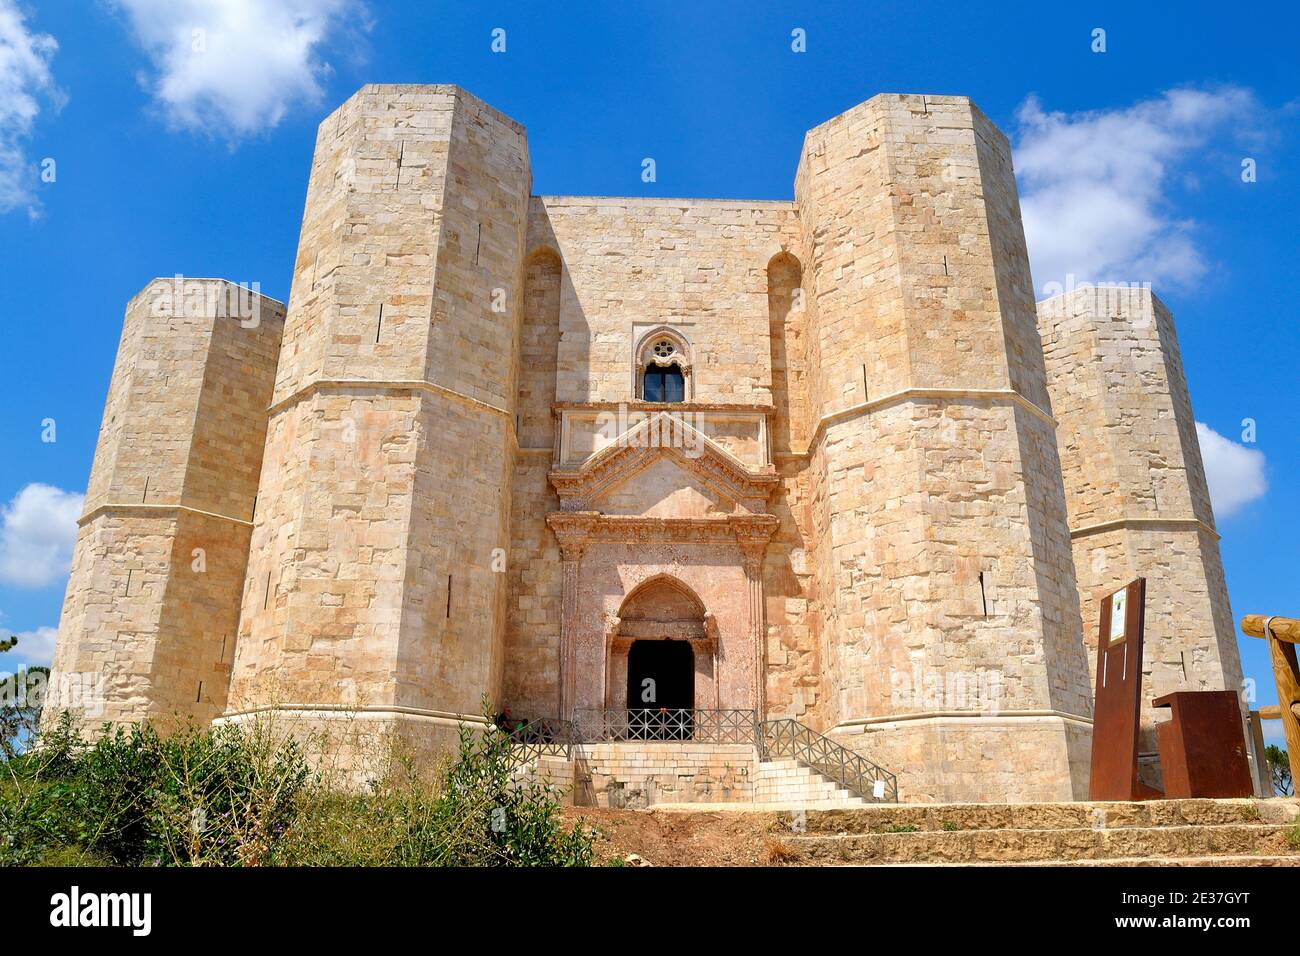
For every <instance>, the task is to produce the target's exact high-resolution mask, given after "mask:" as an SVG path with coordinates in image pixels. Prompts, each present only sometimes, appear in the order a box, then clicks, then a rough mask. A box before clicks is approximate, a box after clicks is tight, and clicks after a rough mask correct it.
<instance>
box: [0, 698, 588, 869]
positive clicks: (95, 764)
mask: <svg viewBox="0 0 1300 956" xmlns="http://www.w3.org/2000/svg"><path fill="white" fill-rule="evenodd" d="M515 765H516V761H515V757H514V754H513V752H512V747H511V742H510V739H509V737H508V735H507V734H505V733H504V732H502V731H500V730H498V729H496V728H495V727H492V726H489V727H487V728H486V729H482V730H479V731H477V732H475V731H473V730H471V729H470V728H468V727H464V726H462V728H461V731H460V740H459V746H458V749H457V754H456V756H455V758H454V759H450V760H448V761H446V762H444V763H443V764H442V765H440V766H439V767H438V768H436V772H435V773H434V774H433V775H432V776H431V777H430V776H428V775H426V774H422V773H421V772H419V770H418V768H417V766H416V764H415V762H414V761H412V760H410V759H398V760H395V761H394V762H393V767H394V769H393V770H392V771H391V772H390V773H389V774H388V775H387V777H386V778H385V780H384V781H383V782H381V783H375V784H372V786H371V790H370V791H369V792H367V793H347V792H340V791H338V790H332V789H330V788H328V787H327V786H325V785H324V784H323V783H322V782H321V780H320V779H319V778H318V777H317V776H316V775H314V774H312V773H311V772H310V771H309V768H308V763H307V760H306V759H305V757H304V756H303V754H302V752H301V749H300V748H299V746H298V744H297V743H295V742H294V740H293V739H292V738H291V737H288V736H285V735H277V734H275V733H274V732H273V730H272V728H271V727H270V726H269V725H261V724H253V725H249V726H237V725H223V726H220V727H214V728H205V729H199V728H195V727H192V726H190V727H185V728H183V729H181V730H180V731H178V732H176V733H173V734H169V735H167V736H162V735H160V734H159V733H158V732H157V730H155V729H154V728H153V727H152V726H150V725H149V724H137V725H132V726H129V727H118V728H115V729H114V728H109V727H107V726H105V727H104V728H103V730H102V731H101V733H100V734H99V735H98V737H97V738H96V739H95V740H94V742H93V743H87V742H85V741H83V740H82V739H81V738H80V736H79V735H78V734H77V733H76V732H75V731H74V730H73V729H72V728H71V725H70V723H69V722H68V721H67V720H64V721H63V722H62V723H60V724H59V725H58V726H57V727H54V728H52V729H49V730H47V731H46V733H45V735H44V736H43V737H42V738H41V741H40V746H39V747H37V748H35V749H33V750H32V751H30V752H28V753H26V754H23V755H21V756H17V757H15V758H13V759H11V760H8V761H5V762H4V763H3V764H0V767H3V777H2V778H0V864H4V865H92V864H96V863H103V864H114V865H127V866H130V865H151V866H171V865H190V866H240V865H242V866H258V865H269V864H288V865H305V866H589V865H591V863H592V857H593V849H592V846H593V841H594V839H595V832H594V831H592V830H588V829H586V828H584V827H583V826H582V825H581V824H575V825H574V826H573V827H572V828H570V829H566V828H565V827H564V824H563V821H562V820H561V818H560V814H559V804H558V800H557V798H556V794H555V793H554V791H552V790H551V789H550V788H548V787H545V786H542V785H539V784H535V783H520V782H517V781H516V780H515V778H514V769H515Z"/></svg>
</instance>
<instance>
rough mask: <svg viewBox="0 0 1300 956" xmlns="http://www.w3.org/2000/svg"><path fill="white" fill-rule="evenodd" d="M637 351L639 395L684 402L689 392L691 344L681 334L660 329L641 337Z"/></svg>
mask: <svg viewBox="0 0 1300 956" xmlns="http://www.w3.org/2000/svg"><path fill="white" fill-rule="evenodd" d="M641 341H642V344H641V346H640V347H639V350H638V357H639V361H638V362H637V366H636V367H637V368H638V369H639V370H640V380H639V382H638V383H637V384H638V385H639V389H638V392H639V396H638V397H639V398H641V400H642V401H646V402H684V401H686V399H687V393H688V392H689V391H690V374H691V367H690V357H689V348H690V347H689V345H687V343H686V340H685V339H684V338H683V337H682V336H681V334H680V333H678V332H676V331H675V330H672V329H667V328H664V329H660V330H657V331H656V332H654V333H652V334H651V335H650V336H647V337H646V338H644V339H642V340H641Z"/></svg>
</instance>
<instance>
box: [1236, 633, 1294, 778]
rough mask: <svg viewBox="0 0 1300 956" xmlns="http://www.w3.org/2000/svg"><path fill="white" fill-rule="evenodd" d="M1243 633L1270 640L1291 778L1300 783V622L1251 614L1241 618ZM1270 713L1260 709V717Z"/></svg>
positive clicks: (1269, 646)
mask: <svg viewBox="0 0 1300 956" xmlns="http://www.w3.org/2000/svg"><path fill="white" fill-rule="evenodd" d="M1270 622H1271V623H1270ZM1241 630H1242V633H1244V634H1246V635H1248V636H1250V637H1261V638H1264V639H1265V640H1267V641H1268V652H1269V657H1270V658H1271V659H1272V661H1273V680H1274V681H1275V682H1276V683H1277V703H1278V708H1277V716H1278V717H1279V718H1280V719H1281V721H1282V731H1283V733H1284V735H1285V736H1286V752H1287V758H1288V759H1289V761H1290V763H1291V779H1292V780H1300V666H1297V664H1296V650H1295V649H1296V644H1300V620H1296V619H1295V618H1290V617H1274V618H1271V619H1270V618H1269V617H1268V616H1266V615H1263V614H1248V615H1246V616H1245V617H1243V618H1242V619H1241ZM1267 710H1268V708H1260V715H1261V716H1264V715H1265V711H1267Z"/></svg>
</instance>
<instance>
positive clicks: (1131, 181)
mask: <svg viewBox="0 0 1300 956" xmlns="http://www.w3.org/2000/svg"><path fill="white" fill-rule="evenodd" d="M1044 6H1045V5H1041V4H1011V3H1004V4H969V3H953V4H938V3H926V2H920V0H908V2H900V3H869V4H836V3H818V4H803V5H801V4H765V3H729V4H715V3H702V2H692V3H670V2H661V3H655V4H644V5H642V4H632V3H626V4H625V3H619V4H582V3H565V4H546V5H543V4H538V3H527V4H525V3H517V4H506V3H481V4H467V3H454V4H453V3H430V2H409V3H408V2H388V3H384V2H379V0H371V2H369V3H368V4H366V5H365V6H363V5H362V4H360V3H358V2H356V0H281V2H279V3H270V2H269V0H115V2H105V0H41V2H40V3H39V4H35V3H32V2H30V0H19V2H17V4H15V0H0V53H5V54H7V55H0V262H2V263H3V268H4V276H5V281H4V282H2V283H0V314H2V315H3V316H4V326H3V331H2V332H0V345H2V347H0V372H2V373H3V375H4V379H5V382H6V385H7V388H6V398H5V401H4V402H3V404H2V405H0V461H2V462H3V467H2V468H0V506H3V507H4V509H5V510H4V513H3V515H0V517H3V521H4V523H3V526H2V527H0V628H4V629H6V631H7V632H16V633H19V634H20V635H23V636H24V637H25V640H24V643H23V645H21V646H22V647H25V648H26V654H25V655H24V654H22V653H15V654H10V655H7V656H5V657H2V658H0V668H12V667H14V666H17V665H18V664H20V663H22V662H24V661H25V660H28V659H32V660H39V659H40V658H41V657H42V656H45V655H47V654H48V646H49V640H50V635H51V633H52V632H51V631H50V630H49V629H51V628H53V627H54V626H55V625H56V624H57V621H58V616H59V608H60V605H61V601H62V594H63V586H64V583H65V580H66V559H67V549H68V542H69V541H70V537H69V534H70V531H69V528H70V524H71V518H74V517H75V514H76V508H77V505H78V501H77V499H76V497H75V496H76V495H77V494H79V493H80V492H81V491H82V490H83V489H84V488H85V483H86V478H87V475H88V473H89V470H90V462H91V457H92V454H93V451H94V443H95V437H96V434H97V432H98V428H99V423H100V415H101V412H102V408H103V400H104V395H105V392H106V390H107V385H108V378H109V374H110V372H111V370H112V364H113V357H114V352H115V349H116V346H117V338H118V334H119V332H120V329H121V318H122V309H123V306H124V304H125V302H126V301H127V299H129V298H130V297H131V296H132V295H133V294H134V293H135V292H136V291H138V290H139V289H140V288H141V287H142V286H143V285H144V284H145V283H146V282H147V281H148V280H149V279H150V278H151V277H153V276H155V275H172V274H175V273H184V274H186V275H195V276H222V277H226V278H229V279H232V280H234V281H240V282H254V281H255V282H258V283H260V285H261V288H262V290H263V291H264V292H266V293H268V294H270V295H272V296H275V297H277V298H280V299H287V297H288V292H289V288H288V283H289V278H290V270H291V266H292V262H293V257H294V250H295V244H296V241H297V234H298V227H299V222H300V219H301V215H302V205H303V199H304V196H305V190H306V182H307V173H308V167H309V163H310V159H311V152H312V144H313V139H314V135H315V129H316V125H317V123H318V122H319V121H320V119H321V118H322V117H323V116H324V115H325V114H326V113H328V112H329V111H330V110H332V109H333V108H334V107H335V106H336V105H337V104H338V103H340V102H341V101H342V100H344V99H345V98H346V97H347V96H348V95H350V94H351V93H352V92H353V91H354V90H355V89H356V88H357V87H358V86H360V85H361V84H362V83H366V82H420V83H424V82H429V83H432V82H453V83H458V84H460V85H462V86H464V87H466V88H468V89H469V90H471V91H473V92H474V93H476V94H477V95H478V96H480V97H482V98H483V99H485V100H487V101H488V102H490V103H492V104H493V105H494V106H496V107H497V108H499V109H501V110H502V111H504V112H505V113H507V114H509V115H510V116H512V117H514V118H515V119H517V120H519V121H520V122H522V123H523V124H525V126H526V127H527V128H528V135H529V145H530V149H531V152H532V164H533V175H534V192H535V193H550V194H565V193H569V194H590V195H599V194H607V195H659V196H713V197H744V198H778V199H780V198H790V197H791V195H792V178H793V174H794V168H795V163H796V162H797V159H798V153H799V147H800V142H801V138H802V136H803V133H804V131H805V130H807V129H808V128H810V127H812V126H814V125H817V124H818V123H821V122H822V121H824V120H826V119H828V118H830V117H831V116H834V115H835V114H837V113H839V112H842V111H843V110H845V109H846V108H848V107H850V106H852V105H854V104H855V103H858V102H860V101H862V100H865V99H867V98H868V97H870V96H872V95H874V94H875V93H877V92H915V93H936V94H937V93H960V94H967V95H970V96H971V97H972V98H974V99H975V100H976V102H977V103H978V104H979V105H980V106H981V108H982V109H983V110H984V111H985V112H986V113H987V114H988V115H989V116H990V117H991V118H992V119H993V121H994V122H996V123H997V124H998V125H999V126H1000V127H1001V128H1002V129H1003V130H1004V131H1006V132H1007V133H1008V135H1009V136H1011V138H1012V142H1013V144H1014V145H1015V147H1016V156H1017V168H1018V170H1019V173H1020V177H1021V187H1022V192H1023V198H1024V205H1025V216H1026V225H1027V231H1028V232H1029V238H1030V248H1031V255H1032V258H1033V264H1034V271H1035V281H1036V283H1037V284H1038V285H1039V286H1040V288H1041V287H1042V286H1043V285H1044V284H1045V283H1047V282H1051V281H1057V282H1062V283H1064V282H1066V281H1068V280H1067V279H1066V275H1067V273H1071V272H1072V273H1074V274H1075V275H1076V276H1077V278H1078V279H1079V280H1083V279H1092V280H1119V281H1151V282H1152V283H1153V287H1154V288H1155V290H1156V292H1157V293H1158V294H1159V295H1160V296H1161V297H1162V298H1163V299H1164V300H1165V301H1166V302H1167V303H1168V304H1169V305H1170V307H1171V308H1172V309H1173V311H1174V314H1175V317H1176V319H1177V321H1178V329H1179V334H1180V339H1181V345H1182V352H1183V359H1184V362H1185V365H1186V369H1187V377H1188V381H1189V385H1190V388H1191V393H1192V400H1193V404H1194V407H1195V411H1196V417H1197V419H1198V421H1200V422H1202V423H1204V425H1205V426H1206V427H1207V428H1208V429H1210V430H1212V431H1213V432H1215V433H1216V434H1217V436H1219V439H1218V440H1217V441H1216V440H1215V438H1214V437H1209V436H1208V435H1206V436H1204V440H1205V444H1206V457H1207V464H1208V465H1209V467H1210V470H1211V473H1212V477H1213V478H1214V481H1215V489H1214V490H1215V498H1216V511H1217V514H1218V525H1219V530H1220V532H1221V533H1222V535H1223V541H1222V548H1223V557H1224V562H1225V565H1226V570H1227V577H1228V584H1229V589H1230V591H1231V596H1232V605H1233V612H1234V615H1235V616H1237V617H1240V616H1241V615H1242V614H1244V613H1248V612H1269V611H1273V612H1281V613H1286V612H1290V613H1292V614H1300V585H1297V583H1296V568H1297V566H1298V564H1300V561H1298V560H1297V559H1298V558H1300V536H1298V535H1297V534H1296V533H1295V528H1296V524H1297V518H1298V517H1300V514H1297V502H1298V501H1300V495H1298V494H1297V491H1298V490H1300V488H1298V485H1300V479H1298V478H1297V477H1296V471H1297V469H1296V466H1297V454H1296V449H1297V447H1300V417H1298V416H1297V401H1298V400H1297V398H1296V395H1295V372H1294V370H1295V369H1296V368H1297V367H1298V366H1300V332H1298V331H1297V322H1296V306H1295V301H1296V300H1295V294H1294V286H1295V281H1294V276H1293V270H1292V266H1293V262H1292V259H1293V257H1294V254H1295V251H1296V223H1297V222H1300V186H1298V184H1297V175H1298V174H1300V163H1298V162H1297V160H1298V159H1300V83H1297V80H1298V79H1300V71H1298V69H1297V66H1296V64H1297V62H1298V61H1300V58H1298V57H1297V55H1296V51H1295V40H1296V37H1297V35H1300V30H1298V29H1297V28H1298V27H1300V13H1298V12H1297V8H1296V6H1295V5H1294V4H1290V5H1281V4H1278V5H1276V6H1275V7H1273V8H1272V9H1270V5H1268V4H1253V5H1250V6H1249V7H1232V6H1225V5H1223V4H1218V3H1215V4H1198V3H1185V4H1178V5H1177V6H1176V7H1175V6H1173V5H1170V6H1169V7H1160V6H1158V5H1152V6H1151V8H1150V9H1147V10H1135V9H1134V5H1132V4H1124V3H1115V4H1111V3H1088V4H1078V5H1056V4H1054V5H1051V6H1052V7H1053V8H1054V9H1052V10H1051V11H1046V10H1044V9H1043V7H1044ZM1058 7H1059V9H1056V8H1058ZM250 10H251V11H255V12H257V13H258V16H257V17H255V18H253V19H249V18H248V17H247V16H246V15H245V14H246V12H247V11H250ZM496 28H501V29H504V30H505V45H506V49H505V52H504V53H494V52H493V51H492V49H491V43H492V31H493V30H494V29H496ZM1098 28H1100V29H1102V30H1104V31H1105V52H1093V49H1092V47H1093V46H1094V45H1095V44H1096V41H1095V40H1094V36H1093V31H1094V30H1095V29H1098ZM196 29H197V30H201V31H202V33H201V34H196V33H195V32H194V31H195V30H196ZM795 29H802V30H804V31H806V52H803V53H796V52H794V51H793V50H792V48H791V47H792V36H791V31H792V30H795ZM196 44H197V48H196ZM647 156H651V157H654V159H655V161H656V166H657V181H656V182H654V183H644V182H642V181H641V178H640V173H641V160H642V159H643V158H644V157H647ZM47 159H52V160H53V161H54V166H53V171H54V174H55V176H54V181H53V182H46V181H43V180H42V178H41V172H42V169H47V168H49V167H48V164H46V163H44V161H45V160H47ZM1244 159H1252V160H1254V166H1255V171H1256V176H1255V181H1254V182H1243V179H1242V171H1243V170H1242V162H1243V160H1244ZM46 419H53V420H54V422H55V429H56V433H55V437H56V440H55V441H53V442H48V441H42V432H43V425H42V423H43V421H44V420H46ZM1247 419H1249V420H1252V421H1253V423H1254V436H1253V437H1254V439H1255V440H1254V441H1247V442H1243V420H1247ZM1246 437H1250V436H1246ZM33 485H35V486H37V487H35V488H33V487H31V486H33ZM41 486H45V487H41ZM42 629H45V630H42ZM1241 645H1242V652H1243V659H1244V663H1245V668H1246V672H1247V675H1248V676H1251V677H1254V678H1255V680H1256V681H1257V682H1258V686H1259V689H1260V700H1261V701H1262V702H1271V701H1272V700H1273V689H1272V681H1271V678H1270V677H1269V671H1268V666H1267V658H1266V655H1265V653H1264V648H1263V646H1262V643H1261V642H1258V641H1254V640H1250V639H1247V638H1242V640H1241Z"/></svg>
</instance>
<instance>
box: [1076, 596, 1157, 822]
mask: <svg viewBox="0 0 1300 956" xmlns="http://www.w3.org/2000/svg"><path fill="white" fill-rule="evenodd" d="M1146 593H1147V581H1146V578H1138V579H1137V580H1136V581H1133V582H1132V583H1130V584H1128V585H1127V586H1125V587H1124V588H1121V589H1120V590H1118V591H1115V592H1114V593H1112V594H1110V595H1107V597H1106V598H1105V600H1103V601H1102V602H1101V614H1100V615H1099V618H1100V619H1099V621H1098V631H1097V692H1096V705H1095V707H1094V708H1093V719H1092V772H1091V775H1090V777H1089V782H1088V799H1089V800H1139V799H1143V798H1145V797H1147V796H1150V795H1151V791H1150V789H1149V788H1147V787H1141V786H1139V784H1138V763H1137V760H1138V713H1139V710H1140V708H1141V706H1142V640H1143V627H1144V620H1145V616H1146V615H1145V607H1146Z"/></svg>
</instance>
